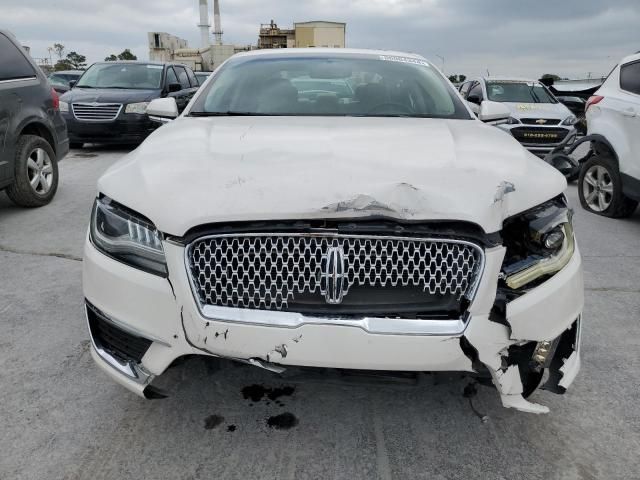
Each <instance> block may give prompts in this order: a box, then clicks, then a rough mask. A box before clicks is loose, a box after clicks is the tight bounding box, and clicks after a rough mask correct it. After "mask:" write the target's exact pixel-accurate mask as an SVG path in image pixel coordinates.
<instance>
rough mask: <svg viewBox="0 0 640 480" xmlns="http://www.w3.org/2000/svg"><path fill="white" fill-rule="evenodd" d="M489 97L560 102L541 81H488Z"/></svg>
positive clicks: (522, 100) (500, 100)
mask: <svg viewBox="0 0 640 480" xmlns="http://www.w3.org/2000/svg"><path fill="white" fill-rule="evenodd" d="M487 97H488V98H489V100H491V101H492V102H510V103H558V102H557V101H556V99H555V98H554V97H553V95H551V93H549V91H548V90H547V89H546V87H545V86H544V85H542V84H541V83H539V82H526V81H520V80H512V81H509V80H489V81H487Z"/></svg>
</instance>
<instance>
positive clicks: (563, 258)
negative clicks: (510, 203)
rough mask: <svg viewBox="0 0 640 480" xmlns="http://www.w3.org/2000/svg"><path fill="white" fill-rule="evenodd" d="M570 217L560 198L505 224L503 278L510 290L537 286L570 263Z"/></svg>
mask: <svg viewBox="0 0 640 480" xmlns="http://www.w3.org/2000/svg"><path fill="white" fill-rule="evenodd" d="M571 218H572V211H571V210H570V209H569V208H568V206H567V202H566V199H565V197H564V195H561V196H559V197H556V198H554V199H553V200H551V201H549V202H546V203H544V204H542V205H540V206H538V207H536V208H533V209H531V210H528V211H527V212H524V213H522V214H520V215H518V216H516V217H513V218H511V219H509V220H507V221H506V222H505V226H504V229H503V239H504V244H505V246H506V247H507V253H506V256H505V259H504V262H503V264H502V278H503V279H504V282H505V283H506V285H507V287H509V288H510V289H512V290H518V289H520V288H522V287H534V286H536V285H537V284H538V283H539V282H540V281H541V280H544V279H545V278H547V277H549V276H550V275H553V274H555V273H557V272H559V271H560V270H561V269H562V268H564V267H565V266H566V265H567V264H568V263H569V261H570V260H571V257H573V253H574V251H575V238H574V235H573V225H572V223H571Z"/></svg>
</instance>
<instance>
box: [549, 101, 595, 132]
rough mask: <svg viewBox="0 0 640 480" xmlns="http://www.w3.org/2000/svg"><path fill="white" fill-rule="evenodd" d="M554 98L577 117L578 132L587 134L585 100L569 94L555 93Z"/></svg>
mask: <svg viewBox="0 0 640 480" xmlns="http://www.w3.org/2000/svg"><path fill="white" fill-rule="evenodd" d="M556 98H557V99H558V101H560V103H562V104H563V105H564V106H565V107H567V108H568V109H569V110H571V113H573V114H574V115H575V116H576V118H577V119H578V123H576V128H577V129H578V132H580V133H581V134H582V135H586V134H587V119H586V117H585V111H584V110H585V107H586V105H587V102H586V101H585V99H584V98H581V97H576V96H571V95H556Z"/></svg>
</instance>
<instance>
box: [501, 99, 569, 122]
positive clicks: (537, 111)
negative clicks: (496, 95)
mask: <svg viewBox="0 0 640 480" xmlns="http://www.w3.org/2000/svg"><path fill="white" fill-rule="evenodd" d="M503 105H505V106H507V107H508V108H509V110H510V111H511V116H512V117H514V118H518V119H520V118H547V119H557V120H564V119H566V118H567V117H568V116H569V115H572V113H571V111H569V109H568V108H567V107H566V106H564V105H563V104H561V103H511V102H504V103H503Z"/></svg>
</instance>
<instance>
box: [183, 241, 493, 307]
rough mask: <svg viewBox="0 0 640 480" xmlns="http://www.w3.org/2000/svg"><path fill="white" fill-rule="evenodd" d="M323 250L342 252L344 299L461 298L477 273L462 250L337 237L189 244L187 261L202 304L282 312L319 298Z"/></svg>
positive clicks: (471, 254) (473, 250) (473, 259)
mask: <svg viewBox="0 0 640 480" xmlns="http://www.w3.org/2000/svg"><path fill="white" fill-rule="evenodd" d="M330 247H341V248H342V250H343V252H344V263H345V265H344V271H345V274H346V282H345V286H344V294H345V296H346V295H347V294H348V291H349V288H352V287H354V286H366V287H379V288H388V287H419V288H421V289H422V290H423V291H424V292H425V293H426V294H430V295H438V294H440V295H445V294H450V295H455V296H457V298H461V297H462V296H463V295H465V294H467V293H468V292H469V289H470V288H471V287H472V286H473V285H474V280H475V279H476V277H477V275H478V273H479V269H480V268H481V258H480V257H481V254H480V253H479V251H478V247H475V246H472V245H469V244H466V243H456V242H453V241H446V240H443V241H440V240H420V239H404V238H392V239H390V238H376V237H354V236H342V235H335V236H314V235H304V234H301V235H297V236H294V235H286V234H282V235H278V234H266V235H239V236H216V237H209V238H203V239H200V240H196V241H195V242H194V243H193V244H192V245H191V247H190V248H189V251H188V254H187V255H188V262H189V267H190V270H191V275H192V280H193V285H194V288H195V290H196V293H197V295H198V297H199V299H200V301H201V303H202V304H204V305H214V306H221V307H235V308H253V309H265V310H283V309H286V308H287V302H289V301H293V299H294V298H295V296H296V294H308V293H309V294H314V293H316V294H318V295H324V294H325V290H326V280H325V277H324V275H323V272H324V271H325V266H326V262H327V260H326V258H325V255H326V254H327V251H328V250H329V248H330Z"/></svg>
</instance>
